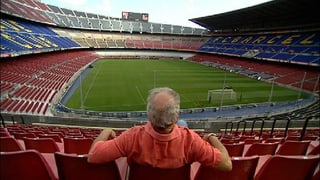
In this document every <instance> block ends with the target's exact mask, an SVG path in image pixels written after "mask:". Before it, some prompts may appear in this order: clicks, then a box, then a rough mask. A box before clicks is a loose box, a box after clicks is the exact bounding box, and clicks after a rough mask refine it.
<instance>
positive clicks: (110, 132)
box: [88, 128, 116, 162]
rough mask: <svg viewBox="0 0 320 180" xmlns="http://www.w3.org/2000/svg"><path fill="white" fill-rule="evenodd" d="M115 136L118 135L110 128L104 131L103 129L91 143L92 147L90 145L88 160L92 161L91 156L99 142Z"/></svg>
mask: <svg viewBox="0 0 320 180" xmlns="http://www.w3.org/2000/svg"><path fill="white" fill-rule="evenodd" d="M115 137H116V133H115V132H114V131H113V130H112V129H110V128H105V129H104V130H103V131H101V133H100V134H99V136H98V137H97V138H96V139H95V140H94V141H93V142H92V144H91V147H90V150H89V153H88V154H89V157H88V161H89V162H91V156H92V154H94V152H95V148H96V147H95V145H96V143H97V142H100V141H107V140H109V139H113V138H115Z"/></svg>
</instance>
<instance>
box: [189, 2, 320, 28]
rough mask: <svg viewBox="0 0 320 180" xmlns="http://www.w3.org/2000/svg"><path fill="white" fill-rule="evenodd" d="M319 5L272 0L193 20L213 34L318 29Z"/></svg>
mask: <svg viewBox="0 0 320 180" xmlns="http://www.w3.org/2000/svg"><path fill="white" fill-rule="evenodd" d="M317 4H318V3H317V0H273V1H269V2H266V3H262V4H259V5H256V6H251V7H247V8H243V9H239V10H235V11H230V12H226V13H221V14H216V15H211V16H206V17H199V18H193V19H190V21H192V22H194V23H196V24H198V25H200V26H202V27H204V28H207V29H209V30H210V31H212V32H216V31H229V32H230V31H248V30H250V31H252V30H254V31H255V30H281V29H295V28H297V29H301V28H319V27H320V21H319V19H320V15H319V14H320V13H319V12H318V11H319V6H318V5H317Z"/></svg>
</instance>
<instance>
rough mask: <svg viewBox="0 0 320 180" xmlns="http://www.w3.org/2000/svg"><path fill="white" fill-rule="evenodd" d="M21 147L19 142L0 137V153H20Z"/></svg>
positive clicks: (9, 137) (11, 138)
mask: <svg viewBox="0 0 320 180" xmlns="http://www.w3.org/2000/svg"><path fill="white" fill-rule="evenodd" d="M21 150H23V147H22V146H21V145H20V144H19V142H18V141H17V140H16V139H15V138H13V137H11V136H8V137H0V152H11V151H21Z"/></svg>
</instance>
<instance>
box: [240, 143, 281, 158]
mask: <svg viewBox="0 0 320 180" xmlns="http://www.w3.org/2000/svg"><path fill="white" fill-rule="evenodd" d="M278 144H279V143H257V144H252V145H251V146H250V147H249V148H248V150H247V152H246V153H245V154H244V156H254V155H260V156H262V155H268V154H270V155H274V153H275V152H276V150H277V147H278Z"/></svg>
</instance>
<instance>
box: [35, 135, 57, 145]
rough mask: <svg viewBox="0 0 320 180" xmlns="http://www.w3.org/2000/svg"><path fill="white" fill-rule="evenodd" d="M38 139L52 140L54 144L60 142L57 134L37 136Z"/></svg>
mask: <svg viewBox="0 0 320 180" xmlns="http://www.w3.org/2000/svg"><path fill="white" fill-rule="evenodd" d="M39 138H52V139H53V140H54V141H55V142H59V143H61V142H62V140H61V138H60V136H59V134H39Z"/></svg>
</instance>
